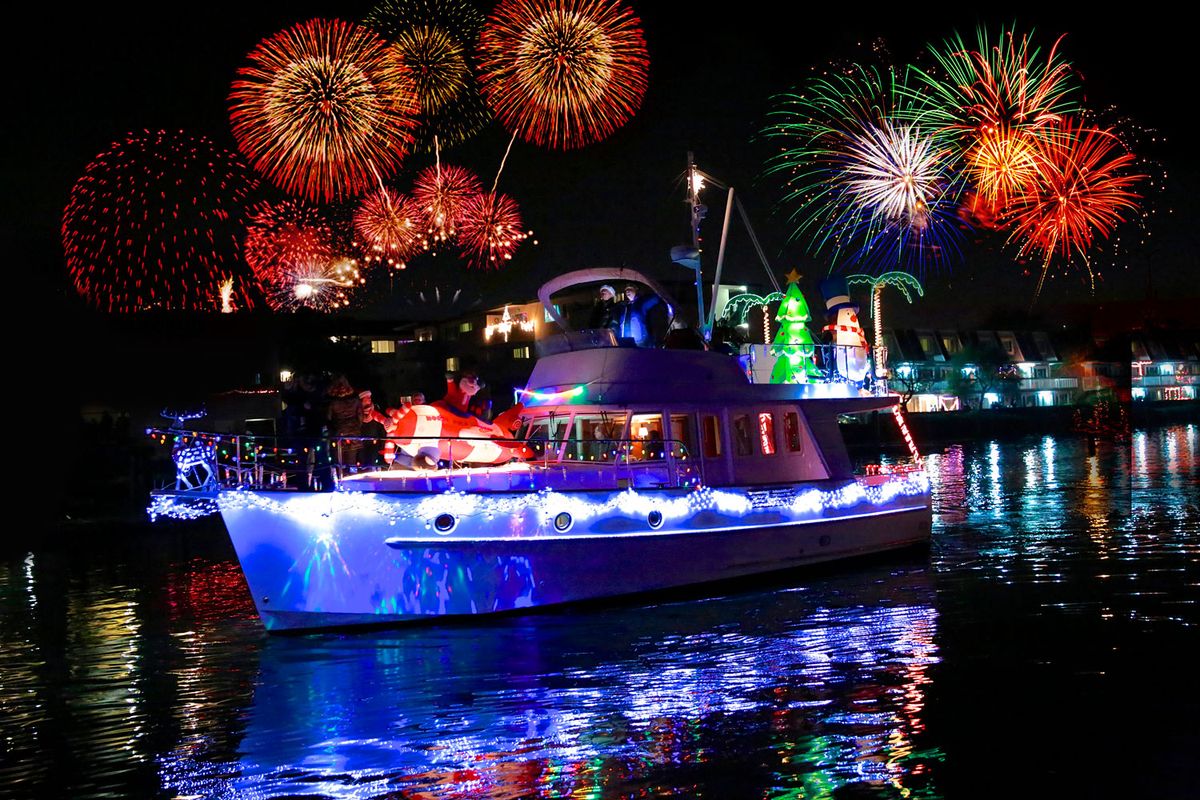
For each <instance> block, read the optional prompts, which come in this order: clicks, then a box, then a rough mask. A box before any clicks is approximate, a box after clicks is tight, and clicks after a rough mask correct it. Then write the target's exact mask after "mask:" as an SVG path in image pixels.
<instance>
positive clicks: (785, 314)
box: [771, 270, 821, 383]
mask: <svg viewBox="0 0 1200 800" xmlns="http://www.w3.org/2000/svg"><path fill="white" fill-rule="evenodd" d="M787 277H788V287H787V292H785V293H784V295H783V301H782V302H781V303H780V304H779V314H778V315H777V316H776V317H775V319H776V320H777V321H778V322H779V323H780V325H779V333H778V334H777V335H776V336H775V341H774V342H773V346H772V347H771V353H772V355H775V356H777V357H778V360H777V361H776V362H775V369H773V370H771V383H808V379H809V378H819V377H821V372H820V370H818V369H817V363H816V360H815V359H814V358H813V356H814V355H815V354H816V352H817V348H816V345H815V344H813V338H812V334H811V333H809V331H808V325H807V324H806V323H808V321H809V320H811V319H812V315H811V314H810V313H809V312H808V303H806V302H805V301H804V295H802V294H801V293H800V285H799V283H798V281H799V280H800V276H799V275H798V274H797V273H796V270H792V271H791V272H790V273H788V276H787Z"/></svg>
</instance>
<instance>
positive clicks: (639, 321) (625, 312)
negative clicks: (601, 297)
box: [614, 283, 661, 347]
mask: <svg viewBox="0 0 1200 800" xmlns="http://www.w3.org/2000/svg"><path fill="white" fill-rule="evenodd" d="M660 302H661V301H660V300H659V298H658V295H654V294H648V295H641V294H640V290H639V289H638V287H637V286H636V285H634V284H632V283H631V284H628V285H626V287H625V300H624V301H622V302H620V303H618V304H617V305H616V309H615V312H616V313H615V315H614V316H615V322H616V324H615V327H616V330H617V338H618V339H632V340H633V342H634V344H636V345H637V346H638V347H645V346H646V345H647V344H648V343H649V339H650V329H649V328H647V327H646V312H647V311H649V310H650V309H652V308H654V307H655V306H656V305H658V304H659V303H660Z"/></svg>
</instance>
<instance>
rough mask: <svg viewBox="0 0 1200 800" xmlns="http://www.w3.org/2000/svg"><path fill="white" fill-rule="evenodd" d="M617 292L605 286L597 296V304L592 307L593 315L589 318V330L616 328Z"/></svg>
mask: <svg viewBox="0 0 1200 800" xmlns="http://www.w3.org/2000/svg"><path fill="white" fill-rule="evenodd" d="M616 301H617V292H616V290H615V289H613V287H611V286H609V285H608V284H605V285H604V286H601V287H600V291H599V292H597V294H596V302H595V303H594V304H593V305H592V315H591V317H589V318H588V327H589V328H612V327H615V325H616V322H615V320H614V314H615V311H616V308H617V302H616Z"/></svg>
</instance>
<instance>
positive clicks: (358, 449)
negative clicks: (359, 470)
mask: <svg viewBox="0 0 1200 800" xmlns="http://www.w3.org/2000/svg"><path fill="white" fill-rule="evenodd" d="M325 394H326V395H327V396H328V397H329V410H328V412H327V417H328V420H329V433H330V435H331V436H333V437H334V438H335V439H336V442H337V444H336V451H335V452H336V453H337V456H338V458H337V460H338V463H339V464H341V465H342V466H343V467H344V468H346V467H348V468H350V469H351V470H353V469H354V468H356V467H357V466H358V464H359V463H360V462H361V460H362V450H363V443H362V441H361V439H360V438H359V437H361V436H362V434H363V421H362V406H363V400H362V398H361V397H359V395H358V393H357V392H355V391H354V387H353V386H351V385H350V381H349V379H348V378H346V376H345V375H338V376H337V377H336V378H334V379H333V383H331V384H329V388H328V389H326V390H325Z"/></svg>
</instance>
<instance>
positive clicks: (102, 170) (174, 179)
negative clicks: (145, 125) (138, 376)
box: [62, 131, 257, 312]
mask: <svg viewBox="0 0 1200 800" xmlns="http://www.w3.org/2000/svg"><path fill="white" fill-rule="evenodd" d="M256 185H257V180H256V179H255V178H254V176H253V174H252V173H251V172H250V170H249V169H248V168H247V167H246V165H245V164H243V163H242V161H241V159H240V158H239V157H238V156H237V154H236V153H231V152H229V151H227V150H225V149H223V148H221V147H218V146H216V145H215V144H213V143H212V142H210V141H209V140H208V139H206V138H204V137H202V136H193V135H191V134H187V133H183V132H173V133H169V132H166V131H158V132H150V131H143V132H139V133H130V134H128V135H127V136H126V137H125V138H124V140H122V141H118V142H114V143H113V144H112V145H111V146H110V147H109V149H108V150H106V151H105V152H103V153H101V154H100V155H99V156H97V157H96V159H95V160H94V161H92V163H90V164H88V166H87V169H86V170H85V171H84V174H83V176H82V177H81V178H80V179H79V180H78V181H76V183H75V185H74V187H72V189H71V195H70V199H69V200H68V201H67V206H66V208H65V209H64V210H63V220H62V241H63V250H64V251H65V253H66V263H67V269H68V270H69V272H70V274H71V278H72V279H73V281H74V283H75V290H76V291H77V292H79V294H80V295H82V296H84V297H85V298H87V300H88V301H89V302H91V303H92V304H93V305H95V306H96V307H98V308H100V309H102V310H104V311H118V312H131V311H141V310H145V309H150V308H158V309H169V310H199V311H219V310H221V305H222V303H221V288H220V286H221V284H222V283H226V282H228V281H231V280H232V282H233V289H232V297H231V298H230V299H231V300H232V301H233V302H234V304H235V305H237V306H238V307H241V308H246V307H249V306H250V305H251V304H252V299H251V298H252V294H253V291H254V289H253V287H252V284H253V279H252V278H251V276H250V275H249V274H248V273H247V272H246V270H245V267H243V266H242V265H241V259H240V257H239V251H240V248H239V244H238V239H239V234H240V231H239V230H238V228H239V226H238V224H237V223H236V222H235V220H237V219H238V218H239V217H240V215H241V209H242V207H243V204H244V203H245V202H246V199H247V197H248V196H249V194H250V193H251V191H253V189H254V187H255V186H256Z"/></svg>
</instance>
